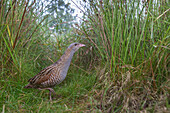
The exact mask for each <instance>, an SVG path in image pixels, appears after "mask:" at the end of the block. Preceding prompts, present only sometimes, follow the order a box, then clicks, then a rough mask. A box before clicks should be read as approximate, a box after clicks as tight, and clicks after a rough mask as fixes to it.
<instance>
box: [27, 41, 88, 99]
mask: <svg viewBox="0 0 170 113" xmlns="http://www.w3.org/2000/svg"><path fill="white" fill-rule="evenodd" d="M83 46H85V45H84V44H80V43H72V44H71V45H70V46H69V47H68V48H67V50H66V51H65V53H64V54H63V55H62V56H61V58H60V59H59V60H58V61H57V62H55V63H54V64H52V65H50V66H48V67H46V68H44V69H43V70H42V71H40V72H39V73H38V74H37V75H35V76H34V77H33V78H31V79H29V80H28V82H29V84H28V85H26V86H25V87H24V88H36V89H40V90H42V89H48V90H49V91H50V100H51V92H53V94H55V92H54V90H53V89H52V88H53V87H54V86H55V85H57V84H59V83H61V82H62V81H63V80H64V79H65V77H66V75H67V71H68V68H69V66H70V63H71V59H72V57H73V55H74V53H75V52H76V51H77V50H78V49H79V48H80V47H83Z"/></svg>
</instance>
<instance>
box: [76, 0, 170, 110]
mask: <svg viewBox="0 0 170 113" xmlns="http://www.w3.org/2000/svg"><path fill="white" fill-rule="evenodd" d="M84 4H85V5H82V7H80V6H77V7H78V8H79V9H80V10H81V11H82V12H83V13H84V16H85V17H84V18H83V20H84V21H83V22H82V24H81V25H77V30H76V31H77V34H78V35H80V36H84V37H86V39H87V40H88V44H90V45H91V46H93V47H94V52H95V53H96V52H97V55H96V56H98V55H100V57H99V59H101V60H100V61H102V62H101V65H100V66H99V67H100V69H97V72H99V73H98V74H97V76H98V77H97V78H98V82H97V83H96V86H97V87H96V89H98V91H99V92H100V93H99V94H98V93H96V97H95V96H94V100H93V101H96V100H97V101H98V102H99V103H97V104H96V106H95V107H94V106H93V107H94V108H95V109H99V110H101V111H102V112H109V111H110V112H111V111H112V112H113V111H114V112H120V111H121V112H125V111H135V110H137V111H143V110H152V109H153V111H154V110H158V107H155V108H154V106H161V105H158V104H156V103H157V102H158V101H161V99H160V98H161V97H162V96H165V98H163V100H164V103H162V104H163V106H164V107H167V106H166V105H165V101H167V97H168V95H169V94H168V88H167V87H168V86H167V83H169V76H168V58H169V53H168V50H169V45H168V44H169V40H168V37H169V36H170V34H169V23H168V13H169V9H168V2H167V1H143V2H139V1H135V0H134V1H131V2H129V1H128V0H125V1H120V0H115V1H105V0H92V1H84ZM160 28H161V29H160ZM99 59H98V61H99ZM101 67H102V68H103V69H101ZM100 70H101V71H100ZM94 93H95V92H94ZM99 96H101V97H100V98H99Z"/></svg>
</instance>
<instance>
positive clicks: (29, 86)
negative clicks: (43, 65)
mask: <svg viewBox="0 0 170 113" xmlns="http://www.w3.org/2000/svg"><path fill="white" fill-rule="evenodd" d="M24 88H26V89H29V88H33V86H32V85H31V84H30V83H29V84H28V85H26V86H25V87H24Z"/></svg>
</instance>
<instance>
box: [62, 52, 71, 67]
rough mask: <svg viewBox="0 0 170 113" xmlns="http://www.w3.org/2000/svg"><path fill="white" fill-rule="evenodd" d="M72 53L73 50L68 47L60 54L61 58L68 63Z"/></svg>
mask: <svg viewBox="0 0 170 113" xmlns="http://www.w3.org/2000/svg"><path fill="white" fill-rule="evenodd" d="M73 55H74V52H73V51H71V50H70V49H67V50H66V51H65V53H64V54H63V55H62V56H61V60H62V62H63V63H65V64H67V63H68V65H70V62H71V59H72V57H73Z"/></svg>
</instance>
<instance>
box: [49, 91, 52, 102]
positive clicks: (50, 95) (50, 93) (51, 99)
mask: <svg viewBox="0 0 170 113" xmlns="http://www.w3.org/2000/svg"><path fill="white" fill-rule="evenodd" d="M49 95H50V101H51V100H52V99H51V90H49Z"/></svg>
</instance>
